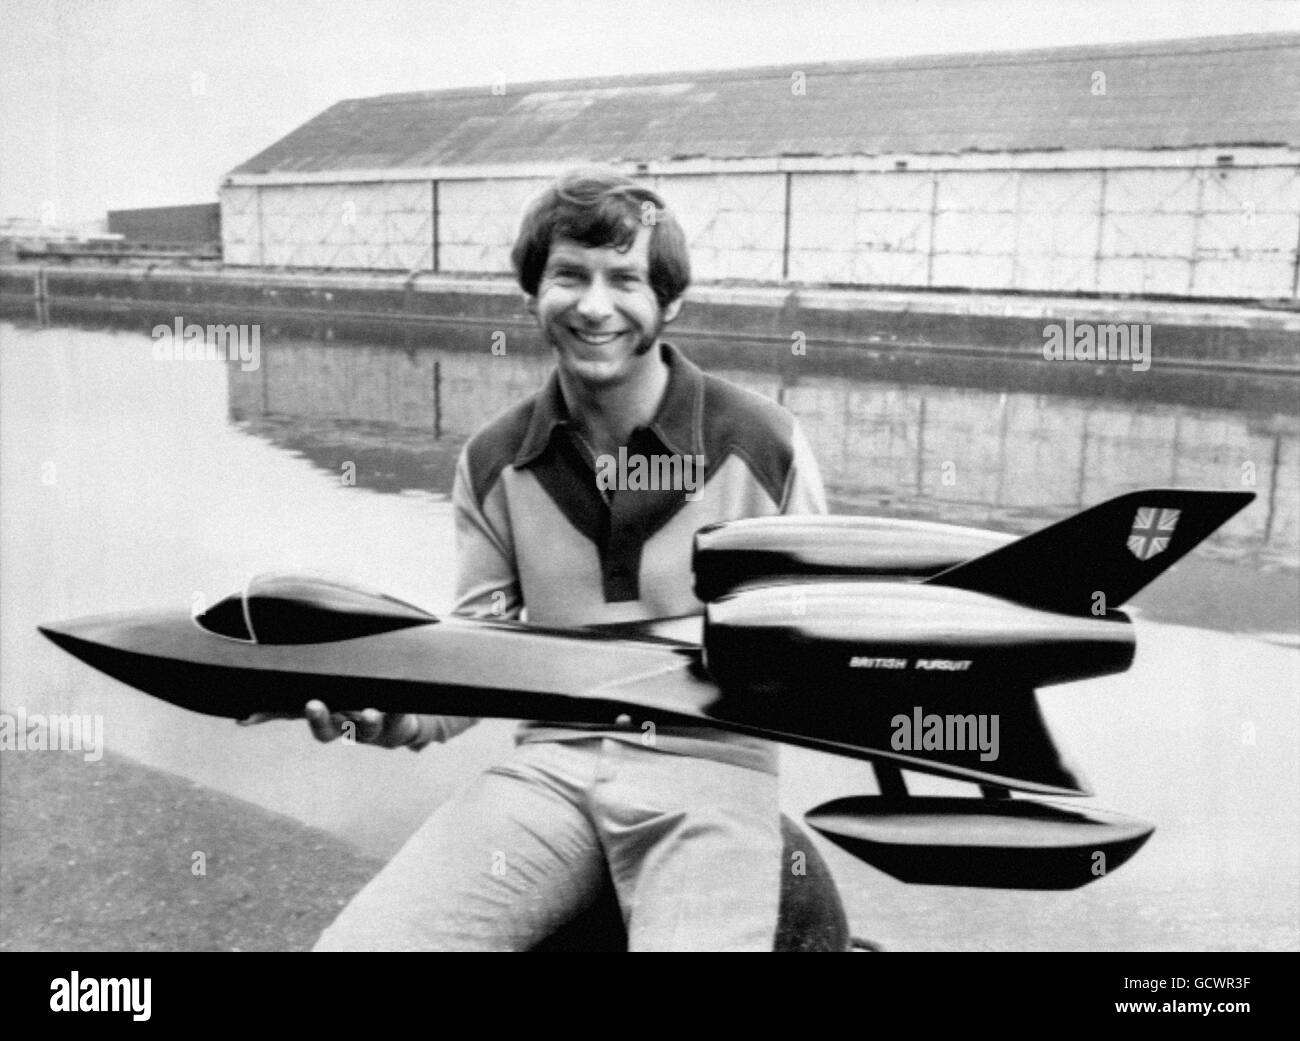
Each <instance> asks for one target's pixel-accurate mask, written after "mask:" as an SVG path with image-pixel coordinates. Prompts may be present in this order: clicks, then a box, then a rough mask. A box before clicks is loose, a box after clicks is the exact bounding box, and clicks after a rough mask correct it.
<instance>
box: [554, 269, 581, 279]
mask: <svg viewBox="0 0 1300 1041" xmlns="http://www.w3.org/2000/svg"><path fill="white" fill-rule="evenodd" d="M581 277H582V273H581V272H580V271H576V270H575V269H573V268H567V267H562V268H556V269H555V270H554V271H552V272H551V279H552V280H553V281H556V282H576V281H578V279H580V278H581Z"/></svg>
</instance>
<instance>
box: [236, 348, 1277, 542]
mask: <svg viewBox="0 0 1300 1041" xmlns="http://www.w3.org/2000/svg"><path fill="white" fill-rule="evenodd" d="M466 339H467V340H468V341H469V342H468V343H459V342H456V341H455V340H448V339H447V338H446V337H444V338H442V339H441V342H440V346H439V347H436V348H432V347H430V348H423V349H419V350H408V349H403V348H389V347H381V346H375V345H373V344H364V343H361V344H358V343H350V344H346V345H344V344H326V343H320V342H312V341H307V340H287V339H277V340H276V342H275V343H274V344H273V345H271V346H270V347H268V348H264V350H263V364H262V368H261V369H260V370H258V371H255V372H243V371H241V370H240V369H239V367H238V366H231V367H230V369H229V379H230V415H231V418H232V419H234V420H236V421H237V422H239V423H240V424H241V425H242V426H243V427H244V428H245V429H246V430H248V431H249V432H251V433H254V434H257V435H258V436H261V437H264V438H266V439H267V440H269V441H271V442H273V443H275V444H277V445H281V446H283V447H285V448H288V449H291V450H293V451H296V452H299V453H301V454H302V455H304V456H305V457H307V458H309V459H310V460H312V461H313V462H314V463H315V464H317V465H318V466H320V467H322V468H324V469H326V470H328V471H330V472H332V473H334V474H336V475H337V474H340V473H341V472H343V469H344V467H345V466H346V465H347V464H349V463H352V464H355V466H356V479H357V483H358V484H359V485H362V486H366V487H371V488H374V489H376V490H379V491H390V492H396V491H402V490H407V489H419V490H424V491H432V492H434V493H437V494H440V495H447V494H449V492H450V490H451V481H452V476H453V472H454V466H455V458H456V453H457V452H458V451H459V448H460V446H461V445H462V444H463V443H464V441H465V439H466V438H467V437H468V436H469V435H471V434H472V433H473V432H474V431H475V430H477V429H478V428H479V427H480V426H481V425H482V424H483V423H484V422H485V421H486V420H487V419H489V418H491V417H492V416H494V415H496V414H497V413H499V412H501V411H503V410H505V409H506V408H509V407H510V406H511V405H513V404H515V403H516V402H518V401H519V400H520V399H521V398H523V397H524V396H526V395H527V394H529V393H531V392H532V391H533V390H535V389H536V388H537V387H538V386H540V385H541V383H542V382H543V381H544V380H545V378H546V375H547V373H548V372H549V371H550V367H551V360H550V357H549V355H548V354H546V353H545V352H543V351H539V350H536V349H531V350H530V349H526V348H525V349H520V350H515V351H513V352H512V353H508V354H506V355H494V354H492V353H491V352H490V350H488V349H486V347H485V345H484V341H483V337H482V334H481V331H480V332H478V333H476V334H473V335H471V336H467V337H466ZM682 346H683V347H684V348H685V349H686V350H687V351H688V353H691V354H692V355H694V356H696V357H697V359H698V360H700V361H701V362H702V363H703V364H704V365H705V366H706V368H709V369H710V370H711V371H713V372H716V373H717V374H718V375H721V376H725V377H726V378H728V379H730V380H733V381H735V382H737V383H739V384H742V385H743V386H746V387H749V388H750V389H752V390H755V391H757V392H759V393H761V394H765V395H767V396H768V397H771V398H774V399H776V400H777V401H780V402H781V403H782V404H784V405H785V406H786V407H788V408H789V409H790V410H791V411H792V412H794V414H795V415H796V416H798V417H799V419H800V421H801V422H802V424H803V426H804V429H805V430H806V431H807V433H808V436H809V438H810V440H811V441H812V443H813V447H814V450H815V452H816V454H817V458H818V461H819V462H820V464H821V467H822V472H823V475H824V477H825V480H826V484H827V490H828V493H829V495H830V497H831V502H832V509H833V510H834V511H835V512H840V513H870V512H887V513H892V514H895V515H899V516H910V517H921V518H927V519H936V520H945V521H948V522H951V523H962V524H973V525H979V526H985V527H992V528H998V529H1002V530H1009V531H1031V530H1034V529H1035V528H1038V527H1041V526H1042V525H1043V524H1045V523H1048V522H1050V521H1054V520H1057V519H1060V518H1061V517H1062V516H1064V515H1066V514H1068V513H1070V512H1071V511H1075V510H1079V509H1083V508H1085V507H1087V506H1090V505H1093V504H1095V503H1097V502H1100V501H1102V500H1104V499H1106V498H1109V497H1111V496H1114V495H1118V494H1120V493H1122V492H1125V491H1128V490H1131V489H1133V488H1139V487H1144V486H1156V485H1164V486H1169V485H1174V486H1188V487H1203V488H1205V487H1221V488H1240V487H1246V488H1249V489H1251V490H1253V491H1255V492H1256V493H1257V494H1258V495H1259V496H1260V501H1257V502H1256V503H1255V504H1254V505H1253V506H1252V507H1251V508H1250V509H1248V510H1246V511H1244V512H1243V513H1241V514H1239V515H1238V516H1237V517H1236V518H1234V519H1233V520H1232V521H1231V522H1229V524H1228V525H1226V526H1225V527H1224V528H1223V529H1222V530H1221V531H1220V532H1219V533H1218V534H1216V535H1215V536H1214V537H1213V539H1212V540H1211V542H1210V543H1209V544H1208V545H1207V551H1209V552H1211V553H1214V554H1217V555H1219V556H1221V557H1224V558H1227V559H1234V560H1249V561H1251V562H1253V563H1258V564H1266V565H1291V566H1294V564H1295V563H1296V561H1297V558H1300V420H1298V419H1297V417H1296V416H1294V415H1291V416H1288V415H1282V414H1263V413H1252V412H1245V411H1230V410H1222V409H1208V408H1195V407H1192V406H1187V405H1175V404H1157V403H1134V402H1124V403H1115V402H1108V401H1105V400H1100V399H1096V398H1073V397H1064V396H1060V395H1047V394H1032V393H1020V392H1001V391H996V390H986V389H973V388H957V387H940V386H933V385H925V384H903V383H896V382H881V381H875V380H872V379H870V378H869V377H870V370H869V367H870V362H869V361H868V362H864V365H863V368H864V370H865V371H864V373H863V377H864V378H850V377H847V376H838V375H836V376H829V375H816V374H807V373H801V372H799V371H798V370H797V369H796V370H794V371H790V369H789V367H788V366H787V367H785V369H783V370H782V371H762V370H761V369H737V368H734V367H727V368H719V367H716V366H713V365H710V364H709V359H708V352H707V350H705V349H702V348H701V347H699V346H698V345H693V344H691V343H689V342H683V343H682ZM467 348H468V349H467ZM733 359H734V356H733V357H732V358H729V359H728V360H729V361H731V362H732V364H733V365H734V360H733Z"/></svg>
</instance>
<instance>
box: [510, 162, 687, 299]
mask: <svg viewBox="0 0 1300 1041" xmlns="http://www.w3.org/2000/svg"><path fill="white" fill-rule="evenodd" d="M646 224H648V225H650V250H649V253H650V286H651V288H652V289H653V290H654V294H655V298H656V299H657V300H658V301H659V306H660V307H666V306H667V305H668V304H670V303H672V302H673V301H674V300H676V299H677V298H678V297H679V296H681V295H682V294H683V293H684V292H686V287H687V286H688V285H690V282H691V261H690V256H689V253H688V251H687V248H686V236H685V235H684V234H683V233H682V228H681V225H680V224H678V223H677V219H676V218H675V217H674V216H673V214H672V212H671V211H670V210H669V209H668V207H667V206H665V205H664V201H663V199H661V198H660V197H659V196H658V195H657V194H656V193H655V192H653V191H651V190H650V189H649V188H646V187H645V186H644V185H640V184H637V182H636V181H634V180H632V179H631V178H630V177H624V176H623V175H622V174H620V173H616V172H615V171H613V170H610V169H606V168H604V167H594V168H588V169H581V170H570V171H569V172H568V173H566V174H562V175H561V176H560V177H559V178H558V179H557V180H556V181H555V183H554V184H552V185H551V186H550V187H549V188H547V189H546V191H544V192H543V193H542V194H541V195H540V196H539V197H538V198H537V199H536V200H534V202H533V203H532V204H531V205H530V206H529V207H528V211H527V212H526V213H525V214H524V219H523V223H522V224H521V225H520V227H519V236H518V237H517V238H516V239H515V245H514V249H512V250H511V251H510V260H511V262H512V263H513V264H514V268H515V275H516V277H517V278H518V279H519V285H520V286H521V287H522V288H523V290H524V292H525V293H527V294H528V295H529V296H536V295H537V284H538V282H540V281H541V277H542V272H543V271H544V270H545V268H546V261H547V258H548V257H549V256H550V252H551V243H552V241H554V239H555V237H556V236H557V235H560V236H563V237H564V238H568V239H573V240H574V241H575V242H580V243H582V244H583V245H584V246H590V247H601V246H613V247H614V248H615V249H617V250H619V251H620V252H623V251H626V250H628V249H630V248H631V246H632V243H633V242H634V241H635V240H636V235H637V231H638V230H639V229H640V228H641V227H642V226H643V225H646Z"/></svg>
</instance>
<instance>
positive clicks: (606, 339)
mask: <svg viewBox="0 0 1300 1041" xmlns="http://www.w3.org/2000/svg"><path fill="white" fill-rule="evenodd" d="M573 335H574V336H576V337H577V338H578V339H579V340H581V341H582V342H583V343H590V344H595V345H597V346H598V345H600V344H604V343H610V342H611V341H613V340H616V339H618V337H620V336H622V335H623V334H622V332H612V333H584V332H583V331H582V330H580V329H574V330H573Z"/></svg>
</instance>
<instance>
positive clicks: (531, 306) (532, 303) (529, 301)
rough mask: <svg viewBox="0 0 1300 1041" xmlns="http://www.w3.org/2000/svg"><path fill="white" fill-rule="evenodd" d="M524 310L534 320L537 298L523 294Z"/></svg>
mask: <svg viewBox="0 0 1300 1041" xmlns="http://www.w3.org/2000/svg"><path fill="white" fill-rule="evenodd" d="M524 310H525V311H527V312H528V313H529V314H530V315H532V316H533V317H534V318H536V317H537V297H535V296H529V295H528V294H527V293H525V294H524Z"/></svg>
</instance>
